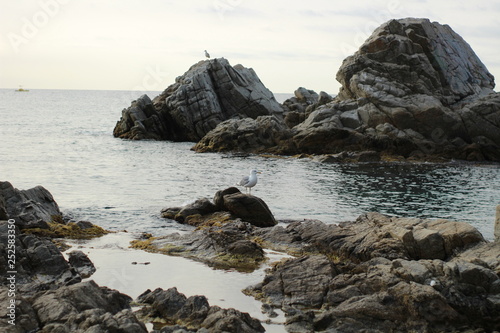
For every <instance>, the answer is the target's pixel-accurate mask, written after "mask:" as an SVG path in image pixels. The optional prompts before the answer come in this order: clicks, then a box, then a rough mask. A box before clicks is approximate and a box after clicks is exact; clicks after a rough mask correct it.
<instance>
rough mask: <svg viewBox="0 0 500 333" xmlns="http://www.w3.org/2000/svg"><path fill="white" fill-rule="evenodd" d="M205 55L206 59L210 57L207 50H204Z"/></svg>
mask: <svg viewBox="0 0 500 333" xmlns="http://www.w3.org/2000/svg"><path fill="white" fill-rule="evenodd" d="M205 57H207V58H208V59H210V54H209V53H208V52H207V50H205Z"/></svg>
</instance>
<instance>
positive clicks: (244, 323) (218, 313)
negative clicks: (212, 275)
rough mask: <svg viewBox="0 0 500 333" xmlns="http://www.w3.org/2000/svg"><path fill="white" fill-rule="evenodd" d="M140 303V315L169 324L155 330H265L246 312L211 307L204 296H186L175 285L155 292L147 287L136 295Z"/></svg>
mask: <svg viewBox="0 0 500 333" xmlns="http://www.w3.org/2000/svg"><path fill="white" fill-rule="evenodd" d="M137 301H138V302H139V303H142V304H145V306H144V307H143V308H142V309H141V310H140V315H141V316H142V317H144V318H149V319H150V320H152V321H155V319H157V318H159V319H160V320H162V321H166V322H167V323H169V325H167V327H166V328H162V329H161V330H160V331H154V332H172V330H171V328H172V327H175V328H177V329H179V330H180V332H192V330H193V329H194V332H198V331H199V332H201V330H203V332H208V333H211V332H213V333H218V332H242V333H256V332H264V331H265V330H264V327H262V325H261V323H260V322H259V321H258V320H257V319H254V318H252V317H250V315H249V314H248V313H243V312H240V311H238V310H235V309H232V308H231V309H221V308H220V307H218V306H210V304H209V303H208V300H207V298H206V297H205V296H190V297H186V296H185V295H184V294H182V293H179V292H178V291H177V288H175V287H174V288H170V289H168V290H163V289H161V288H158V289H155V290H154V291H151V290H149V289H148V290H147V291H145V292H144V293H143V294H142V295H140V296H139V297H138V298H137ZM187 327H189V329H188V328H187ZM175 332H177V331H175Z"/></svg>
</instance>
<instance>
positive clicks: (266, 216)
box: [214, 187, 277, 227]
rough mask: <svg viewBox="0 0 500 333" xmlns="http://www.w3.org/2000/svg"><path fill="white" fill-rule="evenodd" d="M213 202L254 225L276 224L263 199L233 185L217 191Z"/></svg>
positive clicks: (266, 225)
mask: <svg viewBox="0 0 500 333" xmlns="http://www.w3.org/2000/svg"><path fill="white" fill-rule="evenodd" d="M214 202H215V205H216V206H217V207H218V208H219V209H220V210H223V211H228V212H230V213H231V214H232V215H233V216H234V217H236V218H240V219H242V220H243V221H246V222H249V223H250V224H252V225H254V226H256V227H270V226H274V225H276V224H277V222H276V220H275V219H274V216H273V214H272V213H271V210H270V209H269V207H268V206H267V204H266V203H265V202H264V200H262V199H261V198H258V197H256V196H253V195H247V194H243V193H241V192H240V191H239V190H238V189H237V188H235V187H230V188H228V189H226V190H223V191H219V192H217V193H216V194H215V197H214Z"/></svg>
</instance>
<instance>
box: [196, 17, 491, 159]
mask: <svg viewBox="0 0 500 333" xmlns="http://www.w3.org/2000/svg"><path fill="white" fill-rule="evenodd" d="M336 77H337V80H338V81H339V82H340V83H341V85H342V87H341V88H340V91H339V94H338V95H337V97H336V98H335V99H333V100H331V101H328V99H327V98H326V97H325V96H324V97H323V98H319V100H318V97H317V94H315V93H314V94H313V92H312V91H309V90H306V89H304V88H299V89H298V90H297V91H296V94H295V95H296V96H295V97H293V98H291V99H289V100H287V101H285V102H284V103H283V108H284V110H285V118H284V120H282V119H281V118H280V119H278V122H281V123H282V124H281V125H278V124H276V125H275V126H274V128H275V130H274V131H273V134H272V136H273V138H278V140H267V141H266V140H260V139H259V140H256V139H254V140H245V141H244V142H242V141H238V140H237V138H238V137H239V136H243V135H248V133H247V132H245V128H244V127H242V128H241V129H240V124H239V123H237V121H235V123H233V125H232V126H231V127H230V128H229V126H227V124H226V126H225V127H224V128H222V127H221V128H219V129H216V130H214V131H211V132H209V133H208V134H207V137H206V138H203V139H202V140H201V141H200V142H198V144H197V145H196V146H195V150H196V151H199V152H207V151H217V152H220V151H244V152H249V153H252V152H255V153H273V154H287V155H296V154H338V153H342V152H359V151H376V152H379V153H382V155H383V156H386V157H385V158H388V159H389V160H392V159H395V158H396V157H397V159H398V160H400V158H399V157H400V156H402V157H403V158H404V159H409V160H436V159H437V160H440V159H461V160H469V161H500V136H499V133H500V94H499V93H495V92H494V91H493V88H494V85H495V84H494V78H493V76H492V75H491V74H490V73H489V72H488V70H487V69H486V67H485V66H484V64H483V63H482V62H481V61H480V59H479V58H478V57H477V56H476V54H475V53H474V51H473V50H472V49H471V47H470V46H469V44H467V43H466V42H465V41H464V40H463V39H462V38H461V37H460V36H459V35H458V34H457V33H455V32H454V31H453V30H452V29H451V28H450V27H449V26H447V25H441V24H439V23H437V22H430V21H429V20H428V19H415V18H406V19H400V20H390V21H388V22H386V23H384V24H382V25H381V26H380V27H379V28H377V29H376V30H375V31H374V32H373V34H372V35H371V36H370V37H369V38H368V39H367V40H366V41H365V43H364V44H363V45H361V47H360V48H359V50H358V51H357V52H356V53H355V54H353V55H352V56H349V57H347V58H346V59H345V60H344V62H343V63H342V66H341V67H340V68H339V70H338V72H337V76H336ZM256 125H258V124H256ZM254 130H255V131H258V128H255V129H254ZM280 131H281V135H280ZM228 133H230V135H228ZM226 142H227V143H226Z"/></svg>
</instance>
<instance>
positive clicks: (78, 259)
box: [68, 250, 96, 278]
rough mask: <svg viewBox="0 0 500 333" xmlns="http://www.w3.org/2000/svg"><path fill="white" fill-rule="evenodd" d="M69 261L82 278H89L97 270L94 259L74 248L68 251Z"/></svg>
mask: <svg viewBox="0 0 500 333" xmlns="http://www.w3.org/2000/svg"><path fill="white" fill-rule="evenodd" d="M68 261H69V264H70V265H71V266H72V267H73V268H75V269H76V271H77V272H78V274H80V276H81V277H82V278H88V277H90V276H91V275H92V274H94V273H95V271H96V269H95V266H94V264H93V263H92V261H90V259H89V257H87V255H86V254H85V253H83V252H82V251H79V250H74V251H71V252H70V253H68Z"/></svg>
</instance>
